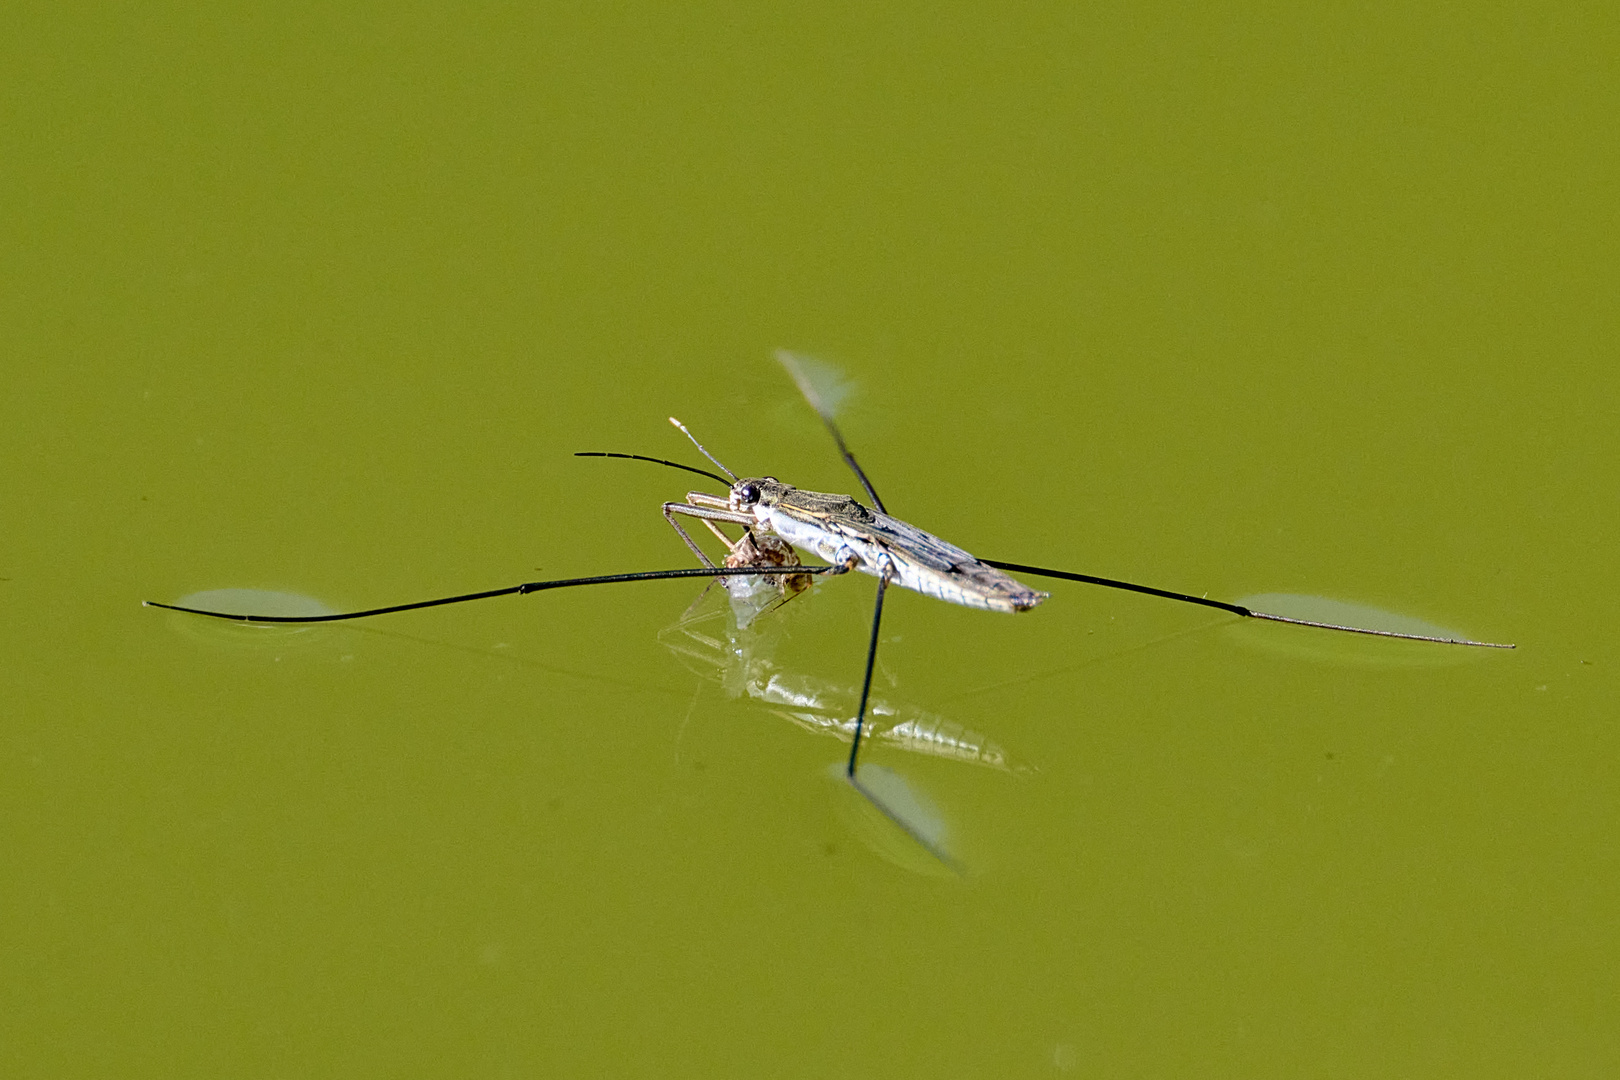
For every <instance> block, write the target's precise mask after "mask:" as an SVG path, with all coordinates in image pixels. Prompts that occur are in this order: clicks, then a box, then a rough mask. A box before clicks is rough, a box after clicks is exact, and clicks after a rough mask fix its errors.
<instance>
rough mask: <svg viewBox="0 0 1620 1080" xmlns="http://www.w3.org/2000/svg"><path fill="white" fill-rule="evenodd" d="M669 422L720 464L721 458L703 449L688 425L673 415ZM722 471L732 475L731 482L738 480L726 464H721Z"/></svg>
mask: <svg viewBox="0 0 1620 1080" xmlns="http://www.w3.org/2000/svg"><path fill="white" fill-rule="evenodd" d="M669 422H670V423H672V424H674V425H675V426H676V427H678V428H680V429H681V434H682V435H685V436H686V437H687V438H688V439H691V440H692V445H693V446H695V447H697V448H698V453H700V454H702V455H703V456H704V457H706V458H708V459H709V460H710V461H712V462H714V463H715V464H716V465H720V459H719V458H717V457H715V456H714V455H713V454H711V453H709V452H708V451H707V450H705V449H703V444H702V443H700V442H698V441H697V439H696V437H694V436H693V434H692V433H691V432H690V431H687V430H686V425H685V424H683V423H681V422H680V421H679V420H677V419H675V418H674V417H673V416H672V417H670V418H669ZM720 471H721V472H723V473H725V474H726V475H727V476H729V477H731V482H732V483H736V482H737V474H736V473H734V472H732V471H731V470H730V469H728V468H726V467H725V466H724V465H720Z"/></svg>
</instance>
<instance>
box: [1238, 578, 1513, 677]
mask: <svg viewBox="0 0 1620 1080" xmlns="http://www.w3.org/2000/svg"><path fill="white" fill-rule="evenodd" d="M1238 602H1239V603H1241V604H1243V605H1244V606H1245V607H1250V608H1254V609H1255V610H1257V611H1269V612H1273V613H1275V614H1278V615H1285V616H1287V617H1289V618H1292V619H1309V620H1311V621H1314V622H1325V623H1337V624H1339V625H1342V626H1361V627H1366V628H1367V629H1369V630H1388V631H1392V632H1394V633H1399V634H1424V635H1428V636H1430V637H1446V638H1463V637H1467V636H1468V635H1466V634H1462V633H1460V632H1458V631H1456V630H1453V629H1450V628H1448V627H1443V626H1437V625H1435V624H1434V623H1431V622H1427V621H1425V620H1423V619H1419V618H1417V617H1415V616H1412V615H1403V614H1401V613H1399V612H1395V611H1386V610H1385V609H1383V608H1376V607H1372V606H1371V605H1369V604H1356V603H1350V602H1348V601H1344V600H1331V599H1329V598H1327V597H1325V596H1308V595H1302V594H1298V593H1257V594H1255V595H1253V596H1245V597H1243V598H1242V599H1241V600H1239V601H1238ZM1223 632H1224V633H1225V635H1226V636H1227V637H1228V638H1229V639H1230V640H1232V641H1234V642H1237V643H1239V644H1241V645H1243V646H1245V647H1246V648H1251V649H1256V650H1259V651H1262V652H1269V653H1273V654H1275V655H1278V656H1286V657H1289V658H1291V659H1296V660H1309V661H1311V662H1313V663H1319V664H1341V665H1345V666H1348V667H1369V668H1429V667H1454V666H1457V665H1459V664H1467V663H1472V662H1477V661H1479V660H1482V659H1484V657H1485V656H1486V655H1487V654H1488V653H1489V652H1490V651H1491V650H1488V649H1470V648H1460V647H1457V646H1454V645H1443V644H1436V643H1433V642H1426V641H1402V640H1399V639H1393V638H1378V637H1367V636H1364V635H1359V634H1345V633H1340V632H1338V631H1334V630H1319V629H1315V628H1312V627H1308V626H1305V627H1301V626H1286V625H1279V624H1276V623H1265V622H1258V621H1256V620H1253V619H1239V620H1237V621H1236V622H1233V623H1231V624H1229V625H1228V626H1226V627H1224V628H1223Z"/></svg>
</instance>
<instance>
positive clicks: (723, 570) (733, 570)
mask: <svg viewBox="0 0 1620 1080" xmlns="http://www.w3.org/2000/svg"><path fill="white" fill-rule="evenodd" d="M840 570H841V568H839V567H832V566H727V567H715V566H700V567H686V568H684V569H681V570H642V571H637V572H635V573H629V574H600V575H597V576H595V577H580V578H558V579H556V580H555V581H526V582H524V583H523V584H521V585H510V586H508V587H506V588H504V589H486V590H484V591H483V592H472V593H461V594H459V595H457V596H442V597H439V598H438V599H436V600H417V601H414V602H412V603H409V604H391V605H389V606H388V607H378V608H367V609H365V610H364V611H345V612H342V613H340V614H337V615H238V614H233V613H231V612H226V611H208V610H206V609H204V608H193V607H184V606H182V605H180V604H165V603H161V602H159V601H157V600H145V601H142V606H143V607H155V608H163V609H165V610H167V611H183V612H185V613H186V614H188V615H207V616H208V617H210V618H213V619H229V620H231V621H232V622H244V623H324V622H341V621H343V620H344V619H363V618H367V617H368V616H371V615H391V614H393V613H394V612H396V611H415V610H416V609H418V608H430V607H442V606H443V605H445V604H461V603H465V602H466V601H469V600H488V599H490V598H492V597H496V596H524V595H527V594H528V593H535V592H546V591H547V590H549V589H566V588H570V587H572V586H575V585H610V584H614V583H617V582H620V581H664V580H667V579H670V578H715V577H735V576H740V575H747V574H828V573H835V572H839V571H840Z"/></svg>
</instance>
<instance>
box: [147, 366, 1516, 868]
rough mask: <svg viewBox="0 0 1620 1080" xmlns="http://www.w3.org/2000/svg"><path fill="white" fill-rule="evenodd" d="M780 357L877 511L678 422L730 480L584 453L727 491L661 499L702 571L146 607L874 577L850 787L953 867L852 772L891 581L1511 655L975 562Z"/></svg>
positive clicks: (1011, 605)
mask: <svg viewBox="0 0 1620 1080" xmlns="http://www.w3.org/2000/svg"><path fill="white" fill-rule="evenodd" d="M777 359H778V360H779V361H780V362H781V363H782V365H783V366H784V367H785V368H786V369H787V371H788V373H789V374H790V375H791V376H792V377H793V380H794V382H795V383H796V384H797V385H798V388H799V391H800V393H801V394H803V396H804V397H805V399H806V400H807V401H808V402H809V404H810V406H811V407H812V408H813V409H814V410H815V411H816V413H817V415H818V416H819V417H820V418H821V421H822V423H823V425H824V426H825V427H826V429H827V431H828V433H829V434H830V435H831V436H832V439H833V442H834V443H835V444H836V445H837V447H838V452H839V454H840V455H841V456H842V457H843V459H844V462H845V463H846V464H847V465H848V466H849V468H850V470H851V471H852V472H853V473H854V474H855V477H856V479H858V480H859V481H860V485H861V488H862V489H863V490H864V491H865V493H866V495H867V498H868V499H869V500H870V502H871V505H870V506H868V505H866V504H863V503H861V502H859V501H858V500H856V499H854V498H852V497H851V496H848V495H837V494H829V493H825V492H816V491H805V490H802V489H799V488H796V487H793V486H792V485H790V484H786V483H783V482H782V481H780V480H778V479H776V478H775V477H772V476H757V477H740V476H738V475H737V474H736V473H734V472H732V471H731V470H730V469H728V468H727V467H726V466H725V465H723V464H721V462H720V461H719V460H718V459H717V458H716V457H715V456H714V455H712V454H710V453H709V451H708V450H707V449H705V448H704V446H703V445H702V444H701V443H699V442H698V440H697V439H696V438H695V437H693V436H692V433H691V432H689V431H687V429H686V428H685V426H684V425H682V424H681V423H680V422H679V421H678V420H675V419H674V418H673V417H672V418H671V419H670V422H671V423H672V424H674V425H675V426H676V427H677V428H680V430H681V431H682V433H683V434H685V435H686V437H687V438H688V439H690V440H691V442H692V444H693V445H694V446H695V447H697V449H698V451H699V452H700V453H701V454H702V455H703V456H704V457H705V458H707V459H708V460H709V461H710V462H711V463H713V464H714V465H715V466H716V467H717V468H718V469H720V471H721V472H722V473H724V474H725V475H724V476H722V475H720V474H718V473H714V472H710V471H709V470H707V469H700V468H696V467H694V466H691V465H684V464H681V463H679V462H675V461H668V460H666V459H663V458H655V457H648V456H645V455H641V454H624V453H614V452H605V451H587V452H582V453H580V454H578V455H577V456H579V457H607V458H625V459H630V460H636V461H648V462H652V463H654V464H658V465H665V466H669V467H671V468H675V469H681V470H684V471H686V472H689V473H695V474H697V475H699V476H704V477H707V478H709V479H711V480H714V481H715V482H717V483H718V484H720V485H721V486H722V487H724V488H725V489H726V494H725V495H714V494H710V493H708V492H703V491H690V492H688V493H687V495H686V500H685V501H684V502H666V503H664V505H663V514H664V518H665V520H666V521H668V522H669V524H670V526H671V527H672V528H673V529H674V530H675V532H676V533H677V534H678V535H679V536H680V538H681V540H682V541H683V542H684V543H685V544H686V546H687V547H688V548H689V549H691V551H692V553H693V554H694V555H696V556H697V558H698V560H699V562H700V563H702V565H701V566H698V567H686V568H681V569H672V570H650V571H638V572H631V573H619V574H603V575H596V576H591V577H576V578H560V579H556V580H549V581H531V582H525V583H523V584H519V585H512V586H508V587H505V588H499V589H488V590H485V591H482V592H472V593H462V594H459V595H456V596H446V597H441V598H438V599H433V600H418V601H414V602H411V603H404V604H393V605H390V606H387V607H378V608H368V609H365V610H362V611H350V612H343V613H339V614H330V615H291V616H286V615H284V616H271V615H249V614H235V613H227V612H221V611H209V610H205V609H200V608H193V607H186V606H183V605H179V604H166V603H159V602H157V601H150V600H149V601H147V602H146V603H147V605H148V606H150V607H158V608H165V609H168V610H170V611H182V612H187V613H189V614H193V615H206V616H210V617H212V618H219V619H230V620H234V621H237V622H245V623H276V624H280V623H317V622H336V621H340V620H345V619H358V618H365V617H369V616H373V615H386V614H391V613H394V612H401V611H412V610H416V609H419V608H429V607H438V606H442V605H445V604H457V603H464V602H467V601H471V600H484V599H489V598H492V597H497V596H511V595H526V594H528V593H533V592H544V591H547V590H551V589H562V588H572V587H575V586H581V585H602V584H614V583H620V582H632V581H658V580H668V579H675V578H709V579H722V583H723V584H727V585H728V587H738V586H739V585H740V584H742V583H745V582H747V581H748V580H749V579H753V580H754V581H755V582H760V581H770V582H773V583H774V584H775V587H776V588H777V589H778V590H779V595H780V598H781V600H783V601H785V600H787V599H789V598H791V597H792V596H793V595H795V594H796V593H798V592H800V591H802V590H803V589H805V588H806V587H808V586H809V584H810V582H811V581H812V580H813V578H815V577H817V576H829V575H830V576H837V575H843V574H848V573H849V572H850V571H852V570H858V571H861V572H862V573H866V574H870V575H871V576H873V577H876V578H877V591H876V597H875V599H874V601H873V605H872V625H871V635H870V638H869V640H868V643H867V648H866V664H865V670H864V673H863V675H862V679H861V689H860V703H859V705H858V707H857V709H856V714H855V722H854V732H853V738H852V739H851V743H850V750H849V757H848V759H847V761H846V762H845V764H844V767H843V773H844V776H845V778H846V779H847V780H848V781H849V783H850V784H851V785H852V786H854V787H855V788H856V789H857V790H858V791H860V792H861V794H862V795H863V796H864V797H865V798H867V799H868V800H869V801H870V802H871V803H872V804H873V805H874V806H876V807H877V808H878V809H879V810H880V811H882V812H883V813H884V814H885V815H886V816H887V817H889V819H890V820H891V821H893V822H894V823H895V824H896V825H898V826H899V827H900V828H901V829H903V830H905V831H906V832H908V833H910V834H911V835H912V837H913V838H914V839H916V840H917V842H918V843H920V844H922V845H923V846H924V847H926V848H928V850H929V851H931V852H932V853H933V854H934V855H935V856H936V857H938V858H939V859H940V860H941V861H942V862H945V863H946V864H948V865H951V866H953V867H954V866H955V863H954V861H953V860H952V859H951V857H950V855H949V854H948V853H947V852H944V851H941V850H939V849H938V848H937V847H935V846H934V845H933V844H932V843H931V842H930V841H929V840H928V839H927V838H926V837H924V836H922V835H920V834H919V833H918V832H917V831H916V830H914V829H913V828H912V827H911V826H910V825H909V824H908V823H907V822H906V821H905V820H904V819H903V818H902V817H901V816H900V815H898V814H896V813H895V812H893V811H892V810H891V809H890V808H889V807H887V806H885V805H884V803H883V801H882V800H881V799H879V798H878V797H877V796H876V795H875V794H874V793H873V792H872V791H871V790H869V789H868V788H867V787H866V786H865V785H863V784H862V782H861V778H860V775H859V773H858V770H857V763H858V760H859V758H860V752H861V744H862V736H863V734H864V730H865V727H866V718H867V708H868V704H869V701H870V696H871V689H872V674H873V670H874V665H875V664H876V661H877V647H878V640H879V633H880V630H881V627H882V623H883V604H884V597H885V595H886V593H887V591H888V587H889V586H890V585H898V586H900V587H902V588H906V589H911V590H913V591H915V592H919V593H922V594H924V595H926V596H932V597H934V598H936V599H939V600H944V601H946V602H948V603H953V604H961V605H964V606H967V607H974V608H980V609H983V610H987V611H999V612H1009V613H1013V612H1023V611H1029V610H1030V609H1032V608H1034V607H1036V606H1037V605H1038V604H1040V603H1041V602H1042V601H1044V600H1046V599H1047V598H1048V596H1049V594H1048V593H1045V592H1041V591H1038V590H1036V589H1032V588H1030V587H1029V586H1027V585H1025V584H1023V583H1022V582H1020V581H1019V580H1017V579H1016V578H1014V577H1012V576H1011V574H1013V573H1018V574H1026V575H1032V576H1036V577H1045V578H1052V579H1055V580H1062V581H1074V582H1080V583H1082V584H1090V585H1099V586H1103V587H1105V588H1110V589H1123V590H1126V591H1130V592H1136V593H1142V594H1145V595H1148V596H1157V597H1161V598H1163V599H1167V600H1174V601H1177V602H1179V603H1185V604H1195V605H1199V606H1202V607H1207V608H1212V609H1215V610H1217V611H1223V612H1226V613H1228V614H1232V615H1237V616H1240V617H1242V618H1246V619H1259V620H1265V621H1270V622H1279V623H1288V624H1291V625H1295V626H1305V627H1313V628H1316V629H1321V630H1330V631H1338V632H1344V633H1353V634H1364V635H1369V636H1373V637H1385V638H1400V639H1405V640H1411V641H1426V642H1433V643H1436V644H1445V645H1457V646H1468V647H1474V648H1491V649H1511V648H1513V646H1512V645H1508V644H1500V643H1496V642H1487V641H1473V640H1469V639H1467V638H1459V637H1447V636H1441V635H1427V634H1417V633H1401V632H1396V631H1392V630H1378V629H1371V628H1365V627H1359V626H1347V625H1341V624H1338V623H1329V622H1318V621H1313V620H1309V619H1300V618H1293V617H1290V616H1285V615H1280V614H1273V613H1270V612H1265V611H1257V610H1254V609H1251V608H1248V607H1245V606H1243V605H1241V604H1236V603H1230V602H1227V601H1224V600H1212V599H1210V598H1208V597H1203V596H1194V595H1191V594H1189V593H1182V592H1176V591H1174V590H1170V589H1161V588H1157V587H1154V586H1149V585H1140V584H1136V583H1134V582H1129V581H1121V580H1119V579H1116V578H1106V577H1099V576H1096V575H1092V574H1081V573H1076V572H1073V571H1067V570H1055V569H1051V568H1047V567H1040V566H1032V565H1028V564H1025V563H1015V562H1005V561H1001V560H996V559H979V558H976V557H974V556H973V555H971V554H969V553H968V552H966V551H964V550H963V549H961V548H959V547H957V546H955V545H954V544H950V543H948V542H946V541H944V540H942V539H940V538H939V537H937V536H935V535H933V534H932V533H928V532H925V531H923V530H922V529H919V528H917V527H916V526H915V525H911V524H909V523H907V522H905V521H902V520H900V519H899V518H896V517H893V516H891V515H890V514H889V513H888V511H887V508H886V507H885V506H884V503H883V500H882V499H881V498H880V497H879V496H878V493H877V491H876V489H875V488H874V487H873V486H872V482H871V481H870V480H869V479H868V478H867V475H866V472H865V470H863V469H862V468H861V466H860V464H859V463H858V462H857V461H856V460H855V455H854V454H853V453H852V452H851V451H850V449H849V447H848V445H847V444H846V443H845V441H844V437H843V434H842V433H841V432H840V431H839V429H838V425H837V424H836V423H835V422H834V419H833V412H832V409H831V408H830V406H829V403H828V402H827V401H826V400H825V399H824V397H823V395H821V394H820V393H819V392H818V391H817V389H816V387H815V386H814V385H813V384H812V382H811V380H810V379H809V378H808V377H807V375H806V373H805V370H804V369H803V367H802V366H801V364H800V363H799V361H798V358H796V357H795V356H794V355H793V354H791V353H787V352H778V354H777ZM681 519H687V520H689V521H695V522H698V523H701V524H702V525H703V526H704V527H706V528H707V529H708V530H709V531H710V532H711V533H713V534H714V536H716V537H717V538H718V539H719V540H720V541H721V542H722V543H723V544H724V545H725V546H726V551H727V554H726V556H725V558H724V559H723V561H722V565H718V566H717V565H716V564H715V563H714V562H713V560H711V559H710V558H709V556H708V554H707V553H706V552H705V551H704V550H703V549H702V548H701V547H700V546H699V545H698V544H697V542H696V541H694V540H693V539H692V536H691V534H690V533H689V532H688V531H687V530H686V528H685V526H684V525H683V524H682V520H681ZM722 525H731V526H736V527H740V528H741V529H742V536H741V537H740V538H739V539H737V540H732V539H731V538H730V537H729V536H728V535H727V534H726V533H725V532H724V531H723V530H722V529H721V527H720V526H722ZM799 552H804V553H807V554H810V555H813V556H816V557H817V558H820V559H821V560H823V564H822V565H805V564H804V563H802V562H801V561H800V559H799V555H798V553H799Z"/></svg>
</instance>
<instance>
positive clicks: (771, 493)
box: [665, 476, 1049, 612]
mask: <svg viewBox="0 0 1620 1080" xmlns="http://www.w3.org/2000/svg"><path fill="white" fill-rule="evenodd" d="M687 500H688V501H687V502H686V503H685V504H682V503H667V504H665V510H666V512H667V513H671V514H687V515H690V516H693V517H699V518H702V519H704V520H706V521H726V522H731V523H734V524H738V525H743V526H744V527H746V528H747V529H749V531H750V537H748V538H745V539H747V540H749V541H750V542H753V541H752V538H753V537H758V536H760V535H761V534H764V535H765V536H774V537H776V538H778V539H780V540H783V541H785V542H787V543H788V544H791V545H792V546H793V547H795V548H798V549H799V550H800V551H804V552H807V553H809V554H811V555H815V556H816V557H818V558H821V559H824V560H826V561H827V562H828V563H830V564H832V565H833V566H834V567H838V568H841V569H842V570H845V571H847V570H859V571H861V572H862V573H866V574H871V575H872V576H873V577H887V578H888V580H889V581H890V582H891V583H892V584H895V585H900V586H903V587H905V588H907V589H913V590H915V591H917V592H920V593H922V594H923V595H925V596H932V597H934V598H935V599H938V600H944V601H946V602H947V603H951V604H961V605H963V606H965V607H972V608H980V609H982V610H985V611H1007V612H1012V611H1028V610H1029V609H1030V608H1032V607H1034V606H1035V605H1036V604H1039V603H1040V602H1041V601H1042V600H1045V599H1046V598H1047V596H1048V595H1049V594H1048V593H1044V592H1039V591H1037V590H1035V589H1031V588H1030V587H1028V586H1027V585H1025V584H1023V583H1022V582H1020V581H1017V580H1015V579H1013V578H1011V577H1009V576H1008V575H1006V574H1004V573H1002V572H1001V571H1000V570H997V569H996V568H995V567H993V566H987V565H986V564H984V563H982V562H980V561H979V560H978V559H976V558H974V557H973V556H972V555H970V554H968V553H967V552H966V551H963V550H962V549H961V548H959V547H957V546H956V545H955V544H948V543H946V542H945V541H944V540H941V539H940V538H939V537H937V536H934V535H933V534H932V533H926V532H924V531H923V530H921V529H919V528H917V527H916V526H915V525H911V524H908V523H906V522H904V521H901V520H900V519H899V518H895V517H890V516H889V515H888V514H885V513H882V512H880V511H877V510H873V509H871V508H869V507H867V506H863V505H862V504H861V503H859V502H857V501H855V500H854V499H853V498H851V497H850V496H848V495H830V494H827V493H825V492H820V491H804V490H802V489H800V488H796V487H794V486H793V485H791V484H784V483H782V482H781V481H780V480H777V479H776V478H775V477H770V476H763V477H749V478H745V479H739V480H738V481H737V482H736V483H734V484H732V485H731V492H730V495H729V497H727V498H725V499H721V498H719V497H717V496H714V495H707V494H704V493H703V492H700V491H694V492H690V493H688V495H687ZM670 523H671V524H675V522H674V519H673V518H671V519H670ZM677 531H680V532H681V535H682V536H683V537H685V538H686V539H687V541H688V543H690V542H691V540H690V537H686V533H685V531H684V530H680V528H679V526H677ZM693 546H694V548H695V545H693ZM727 562H728V564H731V565H743V563H742V562H741V561H736V562H734V561H733V560H732V559H728V560H727Z"/></svg>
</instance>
